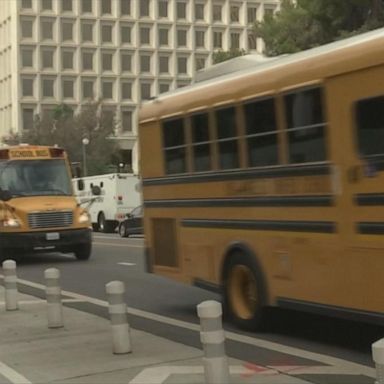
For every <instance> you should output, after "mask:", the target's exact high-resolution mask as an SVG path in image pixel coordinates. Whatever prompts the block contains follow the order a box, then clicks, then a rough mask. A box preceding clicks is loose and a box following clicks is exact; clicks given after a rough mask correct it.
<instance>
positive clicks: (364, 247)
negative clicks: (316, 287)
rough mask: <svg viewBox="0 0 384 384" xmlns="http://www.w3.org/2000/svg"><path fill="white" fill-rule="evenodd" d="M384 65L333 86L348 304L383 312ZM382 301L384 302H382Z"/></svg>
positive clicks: (345, 77) (333, 82) (342, 264)
mask: <svg viewBox="0 0 384 384" xmlns="http://www.w3.org/2000/svg"><path fill="white" fill-rule="evenodd" d="M382 79H384V66H381V67H375V68H367V69H364V70H361V71H356V72H354V73H350V74H344V75H342V76H340V77H338V78H337V79H333V80H331V81H330V83H331V84H330V88H329V95H330V99H331V104H332V105H330V110H331V111H332V113H331V114H330V115H331V116H334V121H333V124H332V128H333V130H334V132H335V133H334V135H333V151H334V153H335V157H336V158H337V161H336V164H339V165H340V169H341V174H340V179H341V193H340V198H339V200H340V207H341V210H340V222H339V231H340V232H341V236H342V238H343V240H344V246H343V248H344V252H342V253H341V255H342V256H341V258H340V259H339V260H338V262H339V263H340V268H342V269H343V272H344V276H345V277H343V279H345V282H346V284H345V287H344V294H345V301H346V302H347V303H348V304H349V305H350V306H351V307H354V306H356V307H357V308H360V309H364V310H367V311H374V312H383V310H384V306H383V302H384V298H383V295H384V294H383V290H382V283H380V281H382V277H383V276H384V86H383V84H384V83H383V82H382ZM380 296H381V297H380Z"/></svg>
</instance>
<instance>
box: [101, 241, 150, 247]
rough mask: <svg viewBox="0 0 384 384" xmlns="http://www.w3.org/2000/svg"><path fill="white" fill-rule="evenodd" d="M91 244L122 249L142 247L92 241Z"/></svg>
mask: <svg viewBox="0 0 384 384" xmlns="http://www.w3.org/2000/svg"><path fill="white" fill-rule="evenodd" d="M93 244H95V245H108V246H111V247H124V248H143V246H142V245H131V244H116V243H102V242H97V241H94V242H93Z"/></svg>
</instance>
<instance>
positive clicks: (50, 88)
mask: <svg viewBox="0 0 384 384" xmlns="http://www.w3.org/2000/svg"><path fill="white" fill-rule="evenodd" d="M54 86H55V81H54V80H53V79H43V80H42V95H43V97H54Z"/></svg>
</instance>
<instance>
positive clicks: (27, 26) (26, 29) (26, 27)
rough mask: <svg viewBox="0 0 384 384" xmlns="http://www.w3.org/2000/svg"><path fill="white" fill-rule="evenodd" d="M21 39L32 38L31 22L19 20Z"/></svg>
mask: <svg viewBox="0 0 384 384" xmlns="http://www.w3.org/2000/svg"><path fill="white" fill-rule="evenodd" d="M21 37H22V38H23V39H29V38H32V37H33V21H32V20H25V19H24V20H21Z"/></svg>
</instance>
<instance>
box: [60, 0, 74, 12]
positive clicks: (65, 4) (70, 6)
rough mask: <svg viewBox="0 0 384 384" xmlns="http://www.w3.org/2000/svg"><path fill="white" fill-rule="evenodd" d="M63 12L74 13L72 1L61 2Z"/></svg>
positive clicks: (63, 0) (64, 0)
mask: <svg viewBox="0 0 384 384" xmlns="http://www.w3.org/2000/svg"><path fill="white" fill-rule="evenodd" d="M61 10H62V11H63V12H72V11H73V4H72V0H61Z"/></svg>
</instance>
